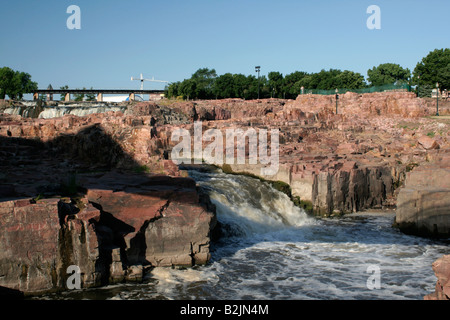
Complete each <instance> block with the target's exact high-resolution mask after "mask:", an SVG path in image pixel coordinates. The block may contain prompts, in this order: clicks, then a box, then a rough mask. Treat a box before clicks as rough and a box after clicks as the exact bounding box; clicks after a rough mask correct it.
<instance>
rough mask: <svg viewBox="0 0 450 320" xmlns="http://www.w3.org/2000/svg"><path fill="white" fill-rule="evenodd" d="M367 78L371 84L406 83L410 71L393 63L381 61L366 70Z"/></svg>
mask: <svg viewBox="0 0 450 320" xmlns="http://www.w3.org/2000/svg"><path fill="white" fill-rule="evenodd" d="M367 76H368V77H367V80H368V81H369V82H370V83H371V85H373V86H382V85H385V84H394V83H395V84H401V83H408V81H409V80H410V77H411V71H410V70H409V69H408V68H406V69H405V68H403V67H402V66H400V65H399V64H395V63H382V64H380V65H379V66H378V67H373V68H372V69H369V70H367Z"/></svg>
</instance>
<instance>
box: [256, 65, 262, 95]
mask: <svg viewBox="0 0 450 320" xmlns="http://www.w3.org/2000/svg"><path fill="white" fill-rule="evenodd" d="M260 70H261V67H260V66H256V67H255V72H257V73H258V100H259V71H260Z"/></svg>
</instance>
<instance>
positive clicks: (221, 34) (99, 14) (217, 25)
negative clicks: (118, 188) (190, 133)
mask: <svg viewBox="0 0 450 320" xmlns="http://www.w3.org/2000/svg"><path fill="white" fill-rule="evenodd" d="M72 4H73V5H78V6H79V7H80V9H81V30H69V29H68V28H67V27H66V21H67V19H68V18H69V16H70V14H68V13H66V10H67V7H68V6H70V5H72ZM370 5H378V6H379V7H380V9H381V29H380V30H369V29H368V28H367V26H366V21H367V19H368V18H369V16H370V14H368V13H366V10H367V8H368V7H369V6H370ZM449 14H450V1H448V0H427V1H425V0H317V1H312V0H311V1H302V0H295V1H294V0H278V1H274V0H270V1H269V0H240V1H235V0H228V1H224V0H208V1H206V0H190V1H186V0H183V1H178V0H166V1H144V0H129V1H124V0H120V1H119V0H108V1H106V0H105V1H103V0H96V1H93V0H91V1H87V0H70V1H66V0H49V1H35V0H29V1H25V0H17V1H2V3H1V7H0V39H1V41H0V67H2V66H8V67H10V68H12V69H15V70H20V71H24V72H28V73H30V74H31V75H32V79H33V80H34V81H37V82H38V84H39V87H40V88H46V87H47V86H48V84H49V83H51V84H52V85H53V87H54V88H58V87H60V86H63V85H68V86H69V87H70V88H81V87H86V88H90V87H94V88H105V89H107V88H138V87H139V83H138V82H137V81H134V82H132V81H131V80H130V78H131V76H135V77H137V76H139V74H140V73H143V74H144V76H145V77H147V78H151V77H155V79H160V80H167V81H170V82H174V81H178V80H183V79H185V78H189V77H190V76H191V75H192V73H194V72H195V71H196V70H197V69H198V68H202V67H207V68H214V69H215V70H216V71H217V73H218V74H219V75H220V74H224V73H226V72H231V73H242V74H245V75H249V74H255V68H254V67H255V66H256V65H260V66H261V74H263V75H267V74H268V73H269V72H270V71H279V72H281V73H283V74H284V75H286V74H288V73H291V72H293V71H307V72H318V71H320V70H321V69H329V68H335V69H341V70H351V71H355V72H360V73H361V74H363V75H364V76H367V70H368V69H369V68H372V67H373V66H377V65H379V64H380V63H386V62H391V63H398V64H400V65H401V66H403V67H406V68H409V69H410V70H413V69H414V67H415V65H416V64H417V62H419V61H420V60H421V59H422V58H423V57H424V56H426V55H427V54H428V53H429V52H430V51H432V50H434V49H436V48H439V49H441V48H446V47H449V44H450V16H449ZM162 87H164V85H161V84H157V83H148V82H147V83H145V88H146V89H160V88H162Z"/></svg>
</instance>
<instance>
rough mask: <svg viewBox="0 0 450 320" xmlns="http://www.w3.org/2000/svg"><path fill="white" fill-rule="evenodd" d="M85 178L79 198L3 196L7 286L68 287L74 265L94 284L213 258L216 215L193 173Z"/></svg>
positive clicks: (1, 256)
mask: <svg viewBox="0 0 450 320" xmlns="http://www.w3.org/2000/svg"><path fill="white" fill-rule="evenodd" d="M113 181H116V182H117V183H114V184H113V185H111V183H112V182H113ZM118 181H120V183H118ZM80 182H81V183H83V186H84V188H86V190H87V191H86V195H85V196H84V197H83V198H81V199H78V200H77V201H76V202H75V201H74V200H73V199H72V201H71V200H70V199H58V198H52V199H43V200H37V201H33V200H32V199H22V200H13V201H4V202H0V216H1V219H0V220H1V223H0V275H1V277H0V286H3V287H8V288H11V289H15V290H20V291H22V292H26V293H39V292H46V291H51V290H57V289H64V288H65V286H66V281H67V279H68V277H69V276H70V275H69V274H67V273H66V270H67V268H68V267H69V266H71V265H76V266H78V267H79V268H80V272H81V275H82V279H81V284H82V287H83V288H86V287H92V286H99V285H105V284H108V283H116V282H121V281H123V280H124V279H126V280H130V281H139V279H142V276H143V274H142V273H143V267H144V268H145V267H155V266H193V265H198V264H205V263H207V262H208V261H209V259H210V252H209V244H210V233H211V230H212V229H213V228H214V226H215V223H216V222H215V221H216V220H215V219H216V217H215V214H214V213H213V212H211V211H208V210H207V208H206V207H204V206H203V205H201V204H200V199H199V194H198V193H197V190H196V185H195V182H194V181H193V180H191V179H189V178H173V177H169V176H151V175H148V176H146V175H142V174H129V173H127V174H122V173H119V172H114V171H113V172H109V173H107V174H105V175H104V176H102V177H98V175H95V177H92V176H90V175H89V174H88V175H86V176H84V177H82V178H80Z"/></svg>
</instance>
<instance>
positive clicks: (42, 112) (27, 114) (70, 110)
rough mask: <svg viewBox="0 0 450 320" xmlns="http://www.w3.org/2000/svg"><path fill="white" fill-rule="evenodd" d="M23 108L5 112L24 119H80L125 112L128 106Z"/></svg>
mask: <svg viewBox="0 0 450 320" xmlns="http://www.w3.org/2000/svg"><path fill="white" fill-rule="evenodd" d="M23 104H24V105H23V106H13V107H9V108H6V109H5V110H4V111H3V112H4V113H7V114H12V115H20V116H22V117H23V118H40V119H51V118H57V117H62V116H64V115H66V114H71V115H75V116H79V117H83V116H87V115H90V114H94V113H105V112H109V111H113V112H117V111H121V112H125V111H126V110H127V107H126V106H114V105H105V104H98V105H90V106H86V105H81V104H72V105H67V106H66V105H61V106H44V107H38V106H37V105H36V103H27V104H25V103H23Z"/></svg>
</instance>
